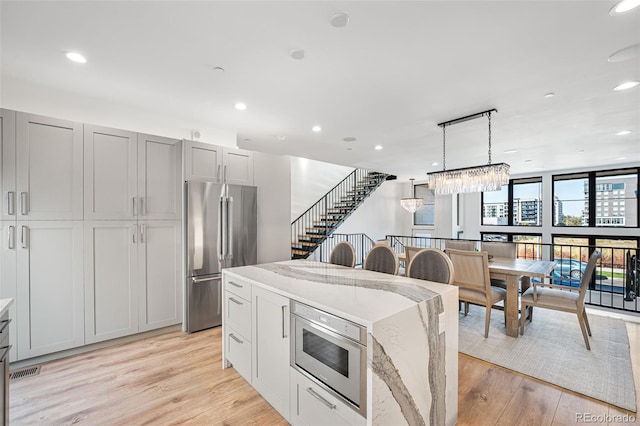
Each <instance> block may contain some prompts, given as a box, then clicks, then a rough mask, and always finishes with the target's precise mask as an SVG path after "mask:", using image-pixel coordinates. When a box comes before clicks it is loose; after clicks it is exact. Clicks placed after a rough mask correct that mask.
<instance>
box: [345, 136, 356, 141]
mask: <svg viewBox="0 0 640 426" xmlns="http://www.w3.org/2000/svg"><path fill="white" fill-rule="evenodd" d="M342 140H343V141H345V142H355V141H356V138H354V137H353V136H347V137H346V138H342Z"/></svg>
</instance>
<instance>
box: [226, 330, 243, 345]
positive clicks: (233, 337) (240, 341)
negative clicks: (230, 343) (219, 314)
mask: <svg viewBox="0 0 640 426" xmlns="http://www.w3.org/2000/svg"><path fill="white" fill-rule="evenodd" d="M229 337H231V338H232V339H233V340H235V341H236V342H238V343H240V344H241V345H242V344H243V343H244V342H243V341H242V340H240V339H238V338H237V337H236V335H235V334H233V333H231V334H230V335H229Z"/></svg>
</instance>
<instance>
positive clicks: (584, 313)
mask: <svg viewBox="0 0 640 426" xmlns="http://www.w3.org/2000/svg"><path fill="white" fill-rule="evenodd" d="M582 317H583V318H584V323H585V324H586V326H587V332H588V333H589V336H591V327H589V318H587V311H586V309H585V308H584V307H583V308H582Z"/></svg>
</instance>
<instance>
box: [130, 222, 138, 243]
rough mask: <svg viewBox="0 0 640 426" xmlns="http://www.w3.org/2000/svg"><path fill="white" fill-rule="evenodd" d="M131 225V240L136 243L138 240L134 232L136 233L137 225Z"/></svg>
mask: <svg viewBox="0 0 640 426" xmlns="http://www.w3.org/2000/svg"><path fill="white" fill-rule="evenodd" d="M132 226H133V232H132V233H131V240H132V241H133V244H136V243H137V242H138V241H137V239H136V234H137V233H138V227H137V226H136V225H132Z"/></svg>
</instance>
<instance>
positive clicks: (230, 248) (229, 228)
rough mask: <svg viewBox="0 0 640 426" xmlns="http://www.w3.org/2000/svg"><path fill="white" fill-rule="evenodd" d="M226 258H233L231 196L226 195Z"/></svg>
mask: <svg viewBox="0 0 640 426" xmlns="http://www.w3.org/2000/svg"><path fill="white" fill-rule="evenodd" d="M225 167H226V166H225ZM227 259H233V197H227Z"/></svg>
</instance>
